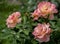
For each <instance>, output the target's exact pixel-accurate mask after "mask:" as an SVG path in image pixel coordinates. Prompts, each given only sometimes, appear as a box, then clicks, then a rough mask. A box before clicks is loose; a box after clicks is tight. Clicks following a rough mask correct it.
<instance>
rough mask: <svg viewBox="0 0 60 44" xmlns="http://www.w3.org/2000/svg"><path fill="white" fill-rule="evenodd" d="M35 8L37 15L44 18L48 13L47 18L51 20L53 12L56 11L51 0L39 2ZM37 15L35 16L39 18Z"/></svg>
mask: <svg viewBox="0 0 60 44" xmlns="http://www.w3.org/2000/svg"><path fill="white" fill-rule="evenodd" d="M37 9H38V10H35V11H37V12H38V13H39V14H38V16H39V17H41V16H42V17H44V18H47V17H48V15H49V19H50V18H51V20H52V19H53V17H54V15H53V14H54V13H57V12H58V11H57V9H56V5H55V4H52V3H51V2H46V1H43V2H40V3H39V4H38V6H37ZM34 13H35V12H34ZM34 13H33V14H34ZM35 15H36V14H34V15H33V16H35ZM39 17H37V18H39ZM34 18H35V17H34Z"/></svg>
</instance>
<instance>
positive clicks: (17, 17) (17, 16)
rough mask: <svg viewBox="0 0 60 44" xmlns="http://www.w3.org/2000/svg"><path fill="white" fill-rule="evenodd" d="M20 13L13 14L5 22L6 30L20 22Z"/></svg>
mask: <svg viewBox="0 0 60 44" xmlns="http://www.w3.org/2000/svg"><path fill="white" fill-rule="evenodd" d="M20 16H21V14H20V12H14V13H12V14H11V15H9V17H8V18H7V20H6V25H7V27H8V28H14V27H15V26H16V24H17V23H19V22H21V18H20Z"/></svg>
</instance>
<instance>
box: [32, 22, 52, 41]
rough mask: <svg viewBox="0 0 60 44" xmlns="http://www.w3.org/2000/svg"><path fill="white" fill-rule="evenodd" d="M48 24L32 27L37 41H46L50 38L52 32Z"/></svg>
mask: <svg viewBox="0 0 60 44" xmlns="http://www.w3.org/2000/svg"><path fill="white" fill-rule="evenodd" d="M49 26H50V25H49V24H45V23H44V24H38V26H37V27H35V28H34V31H33V33H32V34H33V35H34V36H35V39H36V40H38V41H39V42H48V41H49V40H50V34H51V32H52V30H51V28H49Z"/></svg>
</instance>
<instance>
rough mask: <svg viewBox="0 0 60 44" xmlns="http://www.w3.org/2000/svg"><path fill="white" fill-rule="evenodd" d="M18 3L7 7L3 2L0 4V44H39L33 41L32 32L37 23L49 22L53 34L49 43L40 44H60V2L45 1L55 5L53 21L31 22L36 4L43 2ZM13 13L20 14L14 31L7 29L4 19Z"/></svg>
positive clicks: (23, 1) (32, 0)
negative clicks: (20, 20)
mask: <svg viewBox="0 0 60 44" xmlns="http://www.w3.org/2000/svg"><path fill="white" fill-rule="evenodd" d="M19 1H20V3H21V4H20V5H8V3H6V2H4V0H3V1H2V2H3V3H1V4H0V44H40V43H39V42H38V41H36V40H35V39H34V37H33V35H32V31H33V29H34V27H35V26H36V25H37V24H38V23H44V22H49V23H50V24H51V28H52V29H53V30H54V32H53V33H52V34H51V40H50V41H49V42H47V43H41V44H60V13H59V12H60V0H45V1H50V2H52V3H54V4H56V5H57V9H58V11H59V12H58V13H57V14H56V15H55V17H54V20H49V19H43V18H41V19H39V20H38V21H33V20H32V18H31V17H30V16H31V13H32V12H33V11H34V10H35V9H36V6H37V4H38V3H39V2H41V1H43V0H19ZM15 11H20V12H21V18H22V22H21V23H20V24H17V26H16V27H15V28H14V29H8V28H7V26H6V19H7V17H8V16H9V14H11V13H12V12H15Z"/></svg>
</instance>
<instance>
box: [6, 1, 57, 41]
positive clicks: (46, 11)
mask: <svg viewBox="0 0 60 44" xmlns="http://www.w3.org/2000/svg"><path fill="white" fill-rule="evenodd" d="M57 12H58V11H57V9H56V5H55V4H52V3H51V2H46V1H43V2H40V3H39V4H38V6H37V9H36V10H35V11H34V12H33V13H32V17H34V20H38V18H39V17H43V18H49V19H50V20H52V19H53V18H54V13H57ZM19 22H21V14H20V12H14V13H12V14H11V15H9V17H8V18H7V20H6V25H7V27H8V28H14V27H15V26H16V25H17V23H19ZM51 33H52V29H51V28H50V24H49V23H47V24H46V23H43V24H40V23H39V24H38V25H37V26H36V27H35V28H34V31H33V32H32V34H33V35H34V38H35V39H36V40H37V41H39V42H48V41H49V40H50V35H51Z"/></svg>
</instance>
